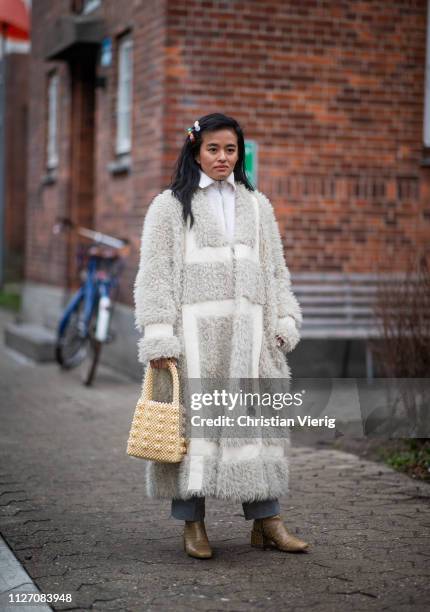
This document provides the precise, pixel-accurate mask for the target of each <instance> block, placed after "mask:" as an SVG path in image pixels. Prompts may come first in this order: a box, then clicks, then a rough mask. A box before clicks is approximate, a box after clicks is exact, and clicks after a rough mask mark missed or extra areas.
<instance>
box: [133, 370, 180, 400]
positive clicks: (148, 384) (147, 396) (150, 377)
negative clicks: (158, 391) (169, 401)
mask: <svg viewBox="0 0 430 612" xmlns="http://www.w3.org/2000/svg"><path fill="white" fill-rule="evenodd" d="M167 365H168V366H169V370H170V374H171V375H172V378H173V404H175V405H176V406H179V376H178V370H177V368H176V366H175V364H174V363H173V361H171V360H170V359H169V360H168V361H167ZM153 382H154V368H153V367H152V366H151V362H149V363H148V367H147V369H146V374H145V380H144V381H143V394H142V399H143V400H144V401H150V400H152V392H153V387H154V385H153Z"/></svg>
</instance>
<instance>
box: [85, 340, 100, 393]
mask: <svg viewBox="0 0 430 612" xmlns="http://www.w3.org/2000/svg"><path fill="white" fill-rule="evenodd" d="M101 350H102V342H99V341H98V340H96V339H95V338H94V336H90V338H89V339H88V351H87V359H85V360H84V361H83V362H82V364H81V367H80V369H81V380H82V382H83V383H84V385H86V386H90V385H91V384H92V383H93V381H94V377H95V375H96V370H97V365H98V363H99V359H100V352H101Z"/></svg>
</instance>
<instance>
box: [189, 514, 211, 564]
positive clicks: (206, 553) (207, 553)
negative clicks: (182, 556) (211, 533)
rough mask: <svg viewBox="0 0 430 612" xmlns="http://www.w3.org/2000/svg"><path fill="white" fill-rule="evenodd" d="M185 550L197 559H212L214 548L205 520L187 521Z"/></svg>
mask: <svg viewBox="0 0 430 612" xmlns="http://www.w3.org/2000/svg"><path fill="white" fill-rule="evenodd" d="M184 550H185V552H186V553H187V555H190V557H196V558H197V559H210V558H211V557H212V549H211V546H210V544H209V540H208V536H207V533H206V527H205V523H204V521H185V528H184Z"/></svg>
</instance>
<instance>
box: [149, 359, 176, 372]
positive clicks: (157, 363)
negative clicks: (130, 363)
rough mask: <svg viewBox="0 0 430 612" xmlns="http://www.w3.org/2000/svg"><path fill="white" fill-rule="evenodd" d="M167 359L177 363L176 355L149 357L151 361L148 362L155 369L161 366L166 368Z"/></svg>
mask: <svg viewBox="0 0 430 612" xmlns="http://www.w3.org/2000/svg"><path fill="white" fill-rule="evenodd" d="M169 361H173V363H174V364H175V365H178V363H177V360H176V357H160V358H159V359H151V361H150V362H149V363H150V364H151V366H152V367H153V368H155V369H157V370H158V369H161V368H168V367H169V364H168V362H169Z"/></svg>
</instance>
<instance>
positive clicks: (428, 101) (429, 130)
mask: <svg viewBox="0 0 430 612" xmlns="http://www.w3.org/2000/svg"><path fill="white" fill-rule="evenodd" d="M426 46H427V50H426V66H425V68H426V69H425V90H424V130H423V131H424V134H423V138H424V146H425V147H430V0H427V45H426Z"/></svg>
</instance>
